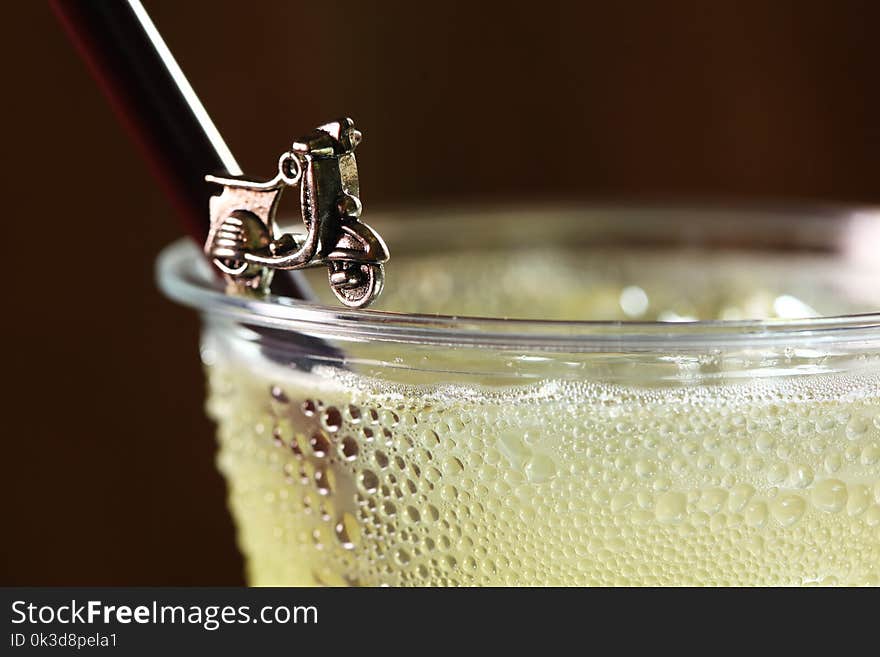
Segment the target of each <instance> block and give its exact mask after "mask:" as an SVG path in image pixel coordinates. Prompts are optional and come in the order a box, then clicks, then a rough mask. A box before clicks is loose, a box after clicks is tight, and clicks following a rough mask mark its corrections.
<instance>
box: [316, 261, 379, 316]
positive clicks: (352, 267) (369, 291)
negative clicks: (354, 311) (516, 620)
mask: <svg viewBox="0 0 880 657" xmlns="http://www.w3.org/2000/svg"><path fill="white" fill-rule="evenodd" d="M334 265H335V266H333V265H331V266H330V267H329V268H328V277H329V279H330V289H331V290H333V294H335V295H336V298H337V299H339V301H340V302H341V303H342V304H343V305H345V306H348V307H349V308H366V307H367V306H369V305H370V304H371V303H372V302H373V301H374V300H375V299H376V297H378V296H379V294H381V292H382V287H383V286H384V285H385V267H384V266H383V265H380V264H377V263H364V264H359V263H350V262H346V263H334ZM343 273H344V274H345V276H341V275H340V274H343Z"/></svg>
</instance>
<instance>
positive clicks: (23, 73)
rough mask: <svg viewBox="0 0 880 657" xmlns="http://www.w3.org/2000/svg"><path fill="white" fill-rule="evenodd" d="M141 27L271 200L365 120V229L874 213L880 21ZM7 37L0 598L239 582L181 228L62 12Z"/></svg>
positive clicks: (326, 12) (621, 7)
mask: <svg viewBox="0 0 880 657" xmlns="http://www.w3.org/2000/svg"><path fill="white" fill-rule="evenodd" d="M145 4H146V6H147V8H148V9H149V10H150V11H151V12H152V14H153V17H154V20H155V22H156V23H157V25H158V27H159V29H160V30H161V31H162V32H163V34H164V35H165V37H166V39H167V41H168V43H169V45H170V46H171V48H172V50H173V51H174V52H175V53H176V54H177V56H178V59H179V61H180V64H181V66H182V67H183V69H184V70H185V71H186V72H187V74H188V76H189V77H190V80H191V82H192V83H193V86H194V87H195V88H196V89H197V91H198V92H199V93H200V95H201V96H202V98H203V100H204V102H205V105H206V106H207V108H208V109H209V111H210V112H211V113H212V115H213V117H214V119H215V121H216V123H217V125H218V126H219V128H220V130H221V131H222V132H223V134H224V135H226V137H227V140H228V142H229V144H230V146H231V148H232V150H233V152H235V153H236V155H237V156H238V158H239V160H240V161H241V162H242V163H243V165H244V166H245V168H246V169H247V170H249V171H250V172H252V173H253V174H255V175H263V174H269V173H271V169H272V167H273V165H274V160H275V156H276V154H277V153H278V152H279V149H282V148H283V147H284V146H285V145H286V144H287V143H288V142H289V140H290V138H291V137H292V136H294V135H296V134H299V133H302V132H304V131H305V130H306V129H309V128H311V127H312V126H314V125H316V124H318V123H321V122H323V121H325V120H327V119H329V118H332V117H335V116H337V115H340V114H349V115H351V116H353V117H355V119H356V120H357V122H358V124H359V126H360V127H362V128H363V129H364V131H365V133H366V140H365V142H364V145H363V146H362V147H361V149H360V150H359V151H358V158H359V163H360V167H361V176H362V189H363V200H364V202H365V207H366V211H367V212H369V211H370V210H371V209H375V208H380V207H382V206H383V205H388V204H390V203H409V202H417V201H423V200H426V199H450V198H455V199H461V198H475V197H486V196H488V197H493V198H498V197H517V198H518V197H521V196H523V195H529V196H534V197H538V198H554V197H558V196H564V197H577V198H582V197H587V198H588V197H595V196H604V197H607V196H626V197H633V196H658V195H659V196H695V195H696V196H724V197H752V198H754V197H767V196H770V197H786V198H790V197H800V198H804V197H809V198H817V199H825V200H838V201H840V200H842V201H858V202H875V201H878V200H880V179H878V178H880V126H878V117H880V89H878V84H877V63H878V58H877V41H876V34H877V26H878V24H880V22H878V21H880V3H876V2H842V1H836V2H833V1H830V0H829V1H827V2H819V1H813V2H807V1H802V2H781V1H773V2H768V1H756V2H746V1H743V0H724V1H721V0H715V1H713V2H703V1H699V0H695V1H693V2H673V1H669V0H665V1H662V2H661V1H659V0H658V1H656V2H648V1H643V2H617V3H614V2H603V3H591V2H578V3H575V2H572V3H562V4H558V3H554V2H549V1H547V2H538V3H522V4H520V3H517V2H504V3H491V4H478V3H475V2H452V1H448V0H447V1H444V2H431V3H422V2H411V1H410V2H396V3H376V4H373V3H368V2H346V3H332V2H277V1H276V2H268V1H256V0H247V1H244V0H235V1H232V0H229V1H222V2H220V1H217V0H213V1H211V2H193V1H189V2H180V1H177V0H147V1H146V2H145ZM4 21H5V24H4V27H5V30H4V36H3V39H2V46H0V47H2V48H3V60H4V62H6V68H7V71H6V76H5V78H4V94H3V103H2V106H3V110H4V112H5V113H6V115H7V116H6V121H4V123H3V125H4V137H3V141H2V154H3V157H2V162H3V168H4V170H3V180H4V184H3V194H4V199H5V201H6V205H5V207H4V210H5V217H4V229H5V230H4V233H3V234H4V242H5V244H6V245H7V248H6V249H5V253H4V264H5V265H6V267H5V272H4V273H5V282H6V288H7V294H6V303H5V307H4V311H3V312H4V318H3V331H4V336H3V342H2V344H3V379H4V383H5V389H6V390H5V392H4V395H3V399H4V405H3V416H4V418H3V424H2V426H3V452H2V454H3V457H2V465H3V474H2V482H3V487H4V489H5V490H4V491H3V492H2V499H3V507H4V512H3V532H2V534H3V540H2V541H0V545H2V547H0V550H2V552H3V555H2V569H3V570H2V573H0V583H2V584H12V583H16V584H71V583H80V584H135V583H137V584H196V583H201V584H224V583H237V582H240V581H241V559H240V557H239V556H238V554H237V552H236V550H235V547H234V538H233V529H232V525H231V523H230V521H229V519H228V517H227V515H226V512H225V509H224V500H223V498H224V488H223V484H222V481H221V480H220V478H219V476H218V475H217V474H216V473H215V471H214V467H213V451H214V442H213V437H212V427H211V426H210V424H209V422H208V421H207V420H206V419H204V417H203V414H202V399H203V387H202V386H203V384H202V378H201V372H200V370H199V365H198V362H197V355H196V341H197V320H196V317H195V316H194V315H193V313H191V312H189V311H188V310H185V309H182V308H178V307H176V306H174V305H172V304H171V303H169V302H167V301H165V300H164V299H162V298H161V297H160V295H159V294H158V292H157V291H156V288H155V284H154V282H153V260H154V258H155V256H156V254H157V252H158V251H159V249H160V248H161V247H162V246H163V245H165V244H166V243H168V242H170V241H171V240H173V239H174V238H175V237H177V236H178V234H179V230H178V228H177V226H176V222H175V218H174V217H173V216H172V214H171V210H170V207H169V205H168V203H167V202H166V200H165V199H164V198H163V197H162V196H161V195H160V193H159V191H158V190H157V188H156V187H155V186H154V183H153V181H152V180H151V179H150V178H149V177H148V174H147V171H146V168H145V166H144V164H143V163H142V162H141V161H140V159H139V157H138V155H137V154H136V152H135V150H134V149H133V147H132V146H131V144H130V143H129V142H128V140H127V138H126V137H125V135H124V134H123V132H122V130H121V129H120V127H119V126H118V125H117V123H116V120H115V119H114V117H113V115H112V114H111V112H110V110H109V109H108V107H107V105H106V104H105V102H104V100H103V99H102V98H101V97H100V96H99V94H98V92H97V91H96V87H95V85H94V84H93V82H92V80H91V79H90V78H89V77H88V75H87V73H86V71H85V69H84V67H83V65H82V64H81V63H80V62H79V61H78V60H77V59H76V58H75V57H74V55H73V52H72V51H71V49H70V47H69V45H68V43H67V42H66V41H65V39H64V37H63V36H62V34H61V32H60V30H59V29H58V27H57V26H56V24H55V23H54V20H53V18H52V16H51V14H50V11H49V9H48V7H47V6H45V5H43V4H42V3H40V2H32V3H12V4H10V5H9V6H5V7H4ZM93 249H95V250H97V251H98V252H100V253H101V254H105V255H106V254H110V255H111V256H112V257H113V258H115V259H116V260H113V261H111V266H112V268H113V269H114V270H115V272H116V276H114V277H110V278H106V279H105V280H100V281H99V278H100V277H99V276H97V274H98V273H100V272H101V271H102V267H105V265H102V263H100V262H98V261H97V260H96V259H95V258H94V256H93V255H92V250H93ZM59 252H60V254H61V256H62V257H57V256H58V254H59ZM50 253H51V254H52V257H48V256H49V254H50ZM103 271H106V269H103Z"/></svg>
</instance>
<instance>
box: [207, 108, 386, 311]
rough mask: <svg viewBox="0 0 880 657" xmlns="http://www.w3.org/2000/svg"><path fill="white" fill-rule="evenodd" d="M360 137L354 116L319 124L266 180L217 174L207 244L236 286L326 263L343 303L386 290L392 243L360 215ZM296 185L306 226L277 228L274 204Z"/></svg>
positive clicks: (262, 288)
mask: <svg viewBox="0 0 880 657" xmlns="http://www.w3.org/2000/svg"><path fill="white" fill-rule="evenodd" d="M360 141H361V134H360V132H359V131H357V130H355V128H354V123H353V121H352V120H351V119H348V118H345V119H340V120H338V121H334V122H331V123H328V124H325V125H322V126H320V127H319V128H318V129H316V130H315V131H313V132H312V133H310V134H309V135H306V136H305V137H302V138H300V139H297V140H296V141H295V142H294V143H293V147H292V148H291V150H290V151H289V152H287V153H284V154H283V155H282V156H281V158H280V160H279V163H278V174H277V175H276V176H275V178H273V179H272V180H270V181H267V182H254V181H250V180H246V179H244V178H217V177H214V176H208V177H207V179H208V180H209V181H210V182H214V183H217V184H220V185H223V192H222V193H221V194H220V195H218V196H214V197H212V198H211V203H210V211H211V231H210V233H209V235H208V239H207V241H206V243H205V252H206V254H207V255H208V256H209V257H210V258H211V259H212V260H213V262H214V263H215V265H216V266H217V267H218V269H219V270H220V271H221V272H222V273H223V275H224V276H225V278H226V280H227V283H228V285H229V286H231V287H232V288H234V289H235V290H236V291H239V292H266V291H267V290H268V287H269V284H270V282H271V277H272V272H273V271H274V270H276V269H282V270H284V269H302V268H305V267H313V266H318V265H325V266H327V269H328V275H329V279H330V287H331V289H332V290H333V293H334V294H335V295H336V297H337V298H338V299H339V300H340V301H341V302H342V303H343V304H345V305H346V306H350V307H356V308H360V307H364V306H366V305H368V304H369V303H370V302H372V301H373V300H374V299H375V298H376V297H377V296H378V295H379V294H380V293H381V291H382V286H383V282H384V267H383V264H384V263H385V262H386V261H387V260H388V258H389V254H388V248H387V247H386V246H385V243H384V242H383V241H382V238H381V237H380V236H379V235H378V233H376V232H375V231H374V230H373V229H372V228H370V227H369V226H367V225H366V224H364V223H362V222H361V221H360V214H361V203H360V197H359V196H360V187H359V181H358V172H357V162H356V160H355V156H354V150H355V148H356V147H357V145H358V144H359V143H360ZM295 185H299V187H300V206H301V211H302V219H303V224H304V226H305V232H304V233H285V234H280V231H279V229H278V226H277V224H276V222H275V212H276V210H277V208H278V203H279V200H280V197H281V193H282V191H283V190H284V189H285V188H286V187H291V186H295Z"/></svg>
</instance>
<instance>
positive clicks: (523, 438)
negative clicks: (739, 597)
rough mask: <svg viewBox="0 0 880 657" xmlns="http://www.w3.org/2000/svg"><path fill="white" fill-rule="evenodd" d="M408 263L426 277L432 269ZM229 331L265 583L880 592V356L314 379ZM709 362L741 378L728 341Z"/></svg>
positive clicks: (250, 554) (227, 351) (231, 382)
mask: <svg viewBox="0 0 880 657" xmlns="http://www.w3.org/2000/svg"><path fill="white" fill-rule="evenodd" d="M551 263H552V264H551ZM398 266H399V267H402V268H403V273H401V272H400V270H398V272H397V273H398V275H405V274H409V275H410V276H409V279H408V280H409V281H410V284H411V285H417V284H418V283H417V281H418V280H419V275H418V267H420V266H423V265H415V264H414V265H412V268H411V269H410V270H406V268H405V263H404V264H402V265H398ZM547 266H548V267H557V268H558V267H559V266H560V265H559V262H558V259H557V260H554V261H550V262H549V263H548V264H547ZM441 270H442V271H444V272H448V271H450V270H449V268H439V269H438V268H434V269H429V270H426V271H425V272H423V273H422V275H421V276H422V279H423V278H424V277H425V276H428V277H429V278H430V276H434V277H435V278H436V277H437V276H441V274H440V271H441ZM432 272H433V273H432ZM562 273H563V274H564V275H563V276H562V279H561V280H560V281H558V282H559V283H560V285H559V286H558V287H556V288H554V289H557V290H560V289H562V290H564V289H565V288H564V287H563V286H562V283H563V280H564V279H565V277H566V276H568V277H569V280H570V276H571V272H562ZM463 274H464V275H465V279H467V278H468V276H466V274H467V272H463ZM442 276H447V277H448V276H449V275H448V273H443V274H442ZM473 278H474V277H473V276H470V279H471V280H472V281H473ZM450 280H451V279H450ZM414 281H415V282H414ZM458 281H459V279H455V280H451V282H450V283H449V286H450V287H451V288H453V289H454V288H455V286H457V285H459V284H460V283H459V282H458ZM632 284H633V281H631V280H625V281H623V282H621V283H619V284H617V288H614V283H613V282H611V281H610V280H609V281H607V284H606V285H605V287H603V288H602V289H601V290H598V288H594V289H595V290H598V291H596V292H595V296H593V297H591V298H587V297H584V296H580V297H578V298H573V299H569V301H568V303H569V307H578V308H581V309H583V308H592V309H593V310H594V311H595V308H596V304H598V303H601V304H606V305H609V307H610V305H613V304H612V303H611V301H609V299H616V298H619V297H620V294H621V290H622V289H624V288H626V287H631V286H632ZM425 287H426V289H427V290H430V289H436V283H435V285H434V286H433V287H432V286H430V285H428V284H425ZM645 287H649V286H648V285H647V284H645ZM410 289H413V288H410ZM615 289H616V293H615ZM609 290H610V291H609ZM778 292H779V290H769V291H768V290H760V291H757V292H754V293H752V292H750V293H749V294H748V295H745V296H743V295H740V296H739V297H738V299H739V305H738V302H737V298H735V295H731V294H728V295H725V296H724V298H723V299H722V300H720V301H719V300H718V299H719V297H718V296H717V295H716V296H715V297H714V301H713V302H712V304H714V305H712V309H711V310H707V309H706V304H702V305H701V303H700V301H699V300H698V297H695V296H694V295H691V296H690V298H687V299H682V300H681V301H680V303H679V304H678V305H679V310H678V311H676V312H677V313H678V314H682V313H683V312H689V313H701V314H702V315H703V316H705V315H706V313H710V314H711V313H715V314H721V313H723V312H734V311H736V312H743V307H744V306H745V304H746V301H743V299H748V298H755V295H757V298H760V299H768V300H769V301H768V302H767V303H768V306H767V309H766V311H765V312H766V314H768V315H769V314H772V307H773V304H772V301H773V299H775V298H778V296H779V294H778ZM558 294H559V293H558V292H557V295H558ZM603 294H604V295H605V297H601V296H600V295H603ZM669 294H670V296H669V299H670V300H671V301H668V302H664V304H663V307H665V308H667V309H668V308H670V307H671V306H670V304H672V305H674V303H673V302H674V301H675V299H674V294H673V293H672V292H670V293H669ZM750 295H751V296H750ZM648 296H649V299H650V300H651V302H652V303H654V300H655V299H657V298H658V296H661V294H660V292H659V291H653V292H652V293H651V294H650V295H648ZM453 297H454V298H455V299H456V301H457V302H458V303H465V302H464V301H463V300H462V299H463V297H462V296H461V295H458V296H456V295H453ZM473 297H474V302H475V303H477V302H478V301H479V298H478V296H477V295H476V294H475V295H473ZM705 298H706V299H709V296H707V297H705ZM695 299H697V300H695ZM398 300H399V299H398ZM410 301H413V299H410ZM496 301H497V298H495V297H493V300H492V302H491V303H495V302H496ZM395 302H396V301H395V296H394V292H393V291H392V293H391V295H390V297H389V298H388V300H387V301H386V303H390V304H394V303H395ZM486 303H490V302H486ZM707 303H708V301H707ZM755 303H757V302H755ZM484 305H485V304H484ZM557 305H558V304H557ZM710 305H711V304H710ZM731 308H733V309H734V310H733V311H731V310H730V309H731ZM650 312H651V313H653V314H656V313H658V312H663V310H662V309H661V308H659V307H656V306H655V307H653V308H652V309H651V310H650ZM223 340H224V338H223V337H222V336H218V335H212V333H211V332H210V331H209V332H208V334H207V336H206V341H205V351H206V353H208V354H209V356H208V357H207V358H206V361H207V362H208V368H207V369H208V374H209V384H210V385H209V388H210V401H209V411H210V413H211V415H212V417H213V418H214V419H215V420H216V421H217V424H218V428H219V440H220V454H219V464H220V468H221V470H222V471H223V473H224V474H225V476H226V478H227V481H228V485H229V491H230V504H231V508H232V511H233V514H234V516H235V519H236V523H237V526H238V532H239V533H238V535H239V542H240V546H241V549H242V551H243V552H244V554H245V557H246V560H247V568H248V575H249V580H250V582H251V583H253V584H256V585H286V584H289V585H310V584H317V585H368V586H375V585H392V586H397V585H614V584H618V585H622V584H629V585H689V584H710V585H712V584H713V585H746V584H763V585H801V584H814V583H818V584H858V585H862V584H868V585H877V584H880V404H878V401H880V365H878V362H877V358H876V357H874V358H871V357H868V358H863V359H860V360H859V362H858V363H855V364H853V366H852V367H851V368H848V369H847V371H845V372H823V371H818V370H817V371H816V372H815V373H811V374H806V375H803V374H799V375H795V374H797V372H796V369H797V368H796V367H794V366H793V363H794V362H795V361H796V360H797V358H796V356H792V355H791V354H789V357H790V358H791V359H792V362H789V363H788V366H790V367H789V368H788V371H787V372H785V373H780V375H779V376H768V377H761V378H754V379H751V378H748V377H746V378H741V379H738V380H733V379H724V378H721V379H717V380H715V381H712V380H700V381H698V382H695V383H691V384H687V383H682V382H674V383H669V382H665V383H664V382H653V383H652V382H650V381H644V380H642V378H641V377H640V376H639V374H638V372H637V371H635V370H634V371H633V374H632V381H631V382H628V381H627V380H626V379H625V378H624V381H623V382H620V381H617V382H614V383H609V382H605V381H603V380H602V377H601V376H600V369H597V370H596V372H592V371H591V370H590V366H589V364H587V365H586V367H585V369H584V371H583V374H582V377H581V380H572V377H571V376H563V374H562V372H560V375H559V376H558V377H555V376H553V375H552V374H548V375H547V376H545V377H543V378H541V379H539V380H534V381H528V382H525V383H522V384H511V383H505V384H503V385H499V384H498V383H497V382H496V381H488V380H487V381H485V382H484V383H480V382H473V381H469V382H467V383H461V382H456V381H455V377H453V376H441V375H437V374H434V373H428V372H424V373H417V372H416V373H413V372H411V371H410V372H407V373H406V377H405V379H404V378H403V377H402V375H401V376H397V375H396V374H395V373H394V372H393V371H388V372H387V373H385V374H377V373H376V372H372V373H366V372H360V371H345V370H341V369H335V368H333V367H329V366H322V367H317V368H316V369H314V370H312V371H311V372H302V371H297V370H296V369H294V368H284V367H281V366H279V365H277V364H273V363H270V362H267V361H266V360H265V359H264V358H263V357H262V356H261V355H260V354H259V353H258V352H257V351H256V350H254V349H252V348H251V349H241V350H238V349H237V348H236V347H235V345H234V344H233V343H230V342H224V341H223ZM476 357H477V356H475V358H476ZM712 359H714V365H713V363H712V362H710V361H712ZM740 366H741V364H740ZM597 367H598V366H597ZM700 367H702V368H703V371H710V370H711V371H718V372H723V371H724V369H725V363H724V354H721V355H718V354H714V355H707V356H706V360H705V361H704V362H703V363H702V364H701V365H700ZM713 367H714V370H713V369H712V368H713ZM783 369H786V363H784V362H781V363H780V371H782V370H783Z"/></svg>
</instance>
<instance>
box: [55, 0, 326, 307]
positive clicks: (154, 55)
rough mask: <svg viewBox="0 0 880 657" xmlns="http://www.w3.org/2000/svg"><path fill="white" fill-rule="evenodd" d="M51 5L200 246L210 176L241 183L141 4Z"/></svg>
mask: <svg viewBox="0 0 880 657" xmlns="http://www.w3.org/2000/svg"><path fill="white" fill-rule="evenodd" d="M51 5H52V7H53V9H54V11H55V13H56V15H57V16H58V18H59V20H60V21H61V23H62V25H63V26H64V28H65V30H66V31H67V34H68V36H69V37H70V39H71V41H73V43H74V45H75V46H76V48H77V50H78V51H79V54H80V55H81V56H82V58H83V59H84V60H85V61H86V63H87V65H88V67H89V69H90V71H91V73H92V75H93V76H94V77H95V79H96V80H97V82H98V84H99V86H100V87H101V89H102V90H103V92H104V93H105V95H106V96H107V98H108V99H109V101H110V103H111V105H112V106H113V109H114V110H115V112H116V114H117V116H118V117H119V119H120V121H121V122H122V123H123V125H124V126H125V127H126V129H127V130H128V132H129V133H130V134H131V136H132V137H133V138H134V140H135V141H136V143H137V144H138V145H139V146H140V148H141V150H142V151H143V153H144V155H145V156H146V158H147V160H148V162H149V164H150V167H151V169H152V171H153V173H154V174H155V176H156V177H157V178H158V180H159V182H160V184H161V185H162V187H163V188H164V189H165V191H166V193H167V194H168V196H169V197H170V199H171V201H172V203H173V204H174V206H175V208H176V209H177V211H178V214H179V215H180V217H181V219H182V220H183V222H184V226H185V229H186V231H187V232H188V233H189V234H190V235H191V236H192V237H193V239H195V240H196V241H197V242H198V243H199V244H201V243H203V242H204V241H205V239H206V238H207V235H208V228H209V216H208V199H209V198H210V196H211V187H210V185H209V184H208V183H207V182H205V174H208V173H215V174H220V175H224V174H226V175H233V176H235V175H240V174H241V170H240V169H239V167H238V164H237V163H236V161H235V158H234V157H233V156H232V153H231V152H230V151H229V148H228V147H227V146H226V144H225V142H224V141H223V138H222V137H221V136H220V133H219V132H218V131H217V129H216V128H215V126H214V124H213V122H212V121H211V119H210V117H209V116H208V114H207V112H206V111H205V109H204V107H203V106H202V104H201V102H200V101H199V99H198V97H197V96H196V95H195V93H194V92H193V90H192V87H190V85H189V83H188V82H187V80H186V78H185V77H184V75H183V73H182V71H181V70H180V68H179V67H178V66H177V63H176V62H175V60H174V58H173V56H172V55H171V52H170V51H169V50H168V48H167V46H166V45H165V42H164V40H163V39H162V37H161V36H160V35H159V32H158V31H157V30H156V28H155V26H154V25H153V23H152V21H151V20H150V17H149V16H148V15H147V12H146V10H145V9H144V8H143V6H142V5H141V3H140V0H103V1H99V0H92V1H90V0H51ZM285 273H286V274H288V275H287V276H276V277H275V284H273V290H274V291H275V292H276V293H278V294H285V295H288V296H292V297H298V298H308V297H310V296H311V295H310V294H309V293H308V285H307V284H306V282H305V281H304V279H303V276H302V274H300V273H298V272H285Z"/></svg>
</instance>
